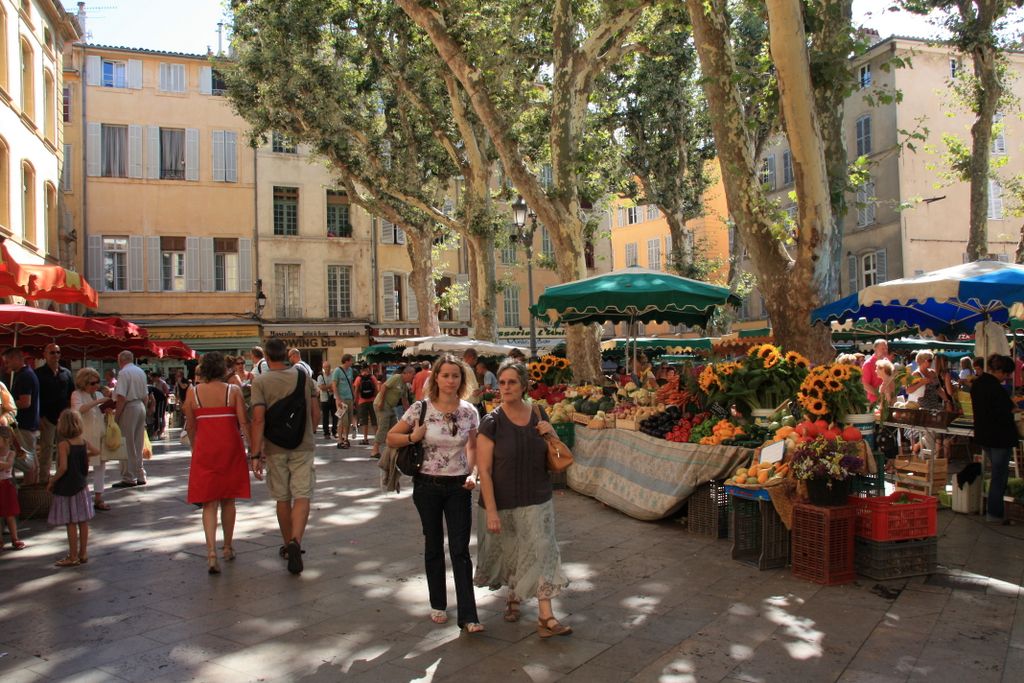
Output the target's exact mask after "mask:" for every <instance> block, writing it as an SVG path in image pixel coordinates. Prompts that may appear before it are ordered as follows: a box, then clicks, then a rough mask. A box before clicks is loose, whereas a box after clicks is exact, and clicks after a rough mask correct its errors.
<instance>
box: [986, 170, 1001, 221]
mask: <svg viewBox="0 0 1024 683" xmlns="http://www.w3.org/2000/svg"><path fill="white" fill-rule="evenodd" d="M988 217H989V218H991V219H993V220H1001V219H1002V217H1003V186H1002V185H1000V184H999V181H998V180H995V179H994V178H993V179H990V180H989V181H988Z"/></svg>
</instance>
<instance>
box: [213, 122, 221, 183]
mask: <svg viewBox="0 0 1024 683" xmlns="http://www.w3.org/2000/svg"><path fill="white" fill-rule="evenodd" d="M211 137H212V140H213V145H212V147H213V179H214V180H224V131H222V130H215V131H213V133H212V134H211Z"/></svg>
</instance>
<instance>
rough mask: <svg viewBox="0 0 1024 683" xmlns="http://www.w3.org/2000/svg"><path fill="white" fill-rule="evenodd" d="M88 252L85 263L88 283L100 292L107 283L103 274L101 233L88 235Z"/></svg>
mask: <svg viewBox="0 0 1024 683" xmlns="http://www.w3.org/2000/svg"><path fill="white" fill-rule="evenodd" d="M88 252H89V253H88V255H87V257H86V263H87V264H88V271H89V273H88V279H89V284H91V285H92V286H93V289H95V290H96V291H97V292H102V291H104V290H105V289H106V284H107V278H106V277H104V275H103V236H102V235H89V244H88Z"/></svg>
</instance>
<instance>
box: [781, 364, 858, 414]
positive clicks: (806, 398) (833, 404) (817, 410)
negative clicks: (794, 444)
mask: <svg viewBox="0 0 1024 683" xmlns="http://www.w3.org/2000/svg"><path fill="white" fill-rule="evenodd" d="M797 400H798V401H799V402H800V405H802V406H803V407H804V410H806V411H807V412H808V413H809V414H810V415H814V416H816V417H824V416H825V415H831V416H832V417H833V418H835V419H836V420H844V419H845V418H847V417H848V416H851V415H863V414H866V413H867V410H868V406H869V405H870V402H869V401H868V395H867V392H866V391H865V390H864V384H863V383H862V382H861V379H860V368H858V367H857V366H855V365H848V364H845V363H830V364H827V365H818V366H816V367H813V368H811V370H810V372H808V373H807V376H806V377H805V378H804V379H803V381H802V382H801V384H800V390H799V391H798V392H797Z"/></svg>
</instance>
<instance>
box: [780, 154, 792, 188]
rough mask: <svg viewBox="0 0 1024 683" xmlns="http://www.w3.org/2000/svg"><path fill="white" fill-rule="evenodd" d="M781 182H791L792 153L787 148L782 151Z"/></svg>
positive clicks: (784, 184)
mask: <svg viewBox="0 0 1024 683" xmlns="http://www.w3.org/2000/svg"><path fill="white" fill-rule="evenodd" d="M782 184H783V186H786V185H792V184H793V154H792V153H791V152H790V151H789V150H788V149H787V150H786V151H785V152H783V153H782Z"/></svg>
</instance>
